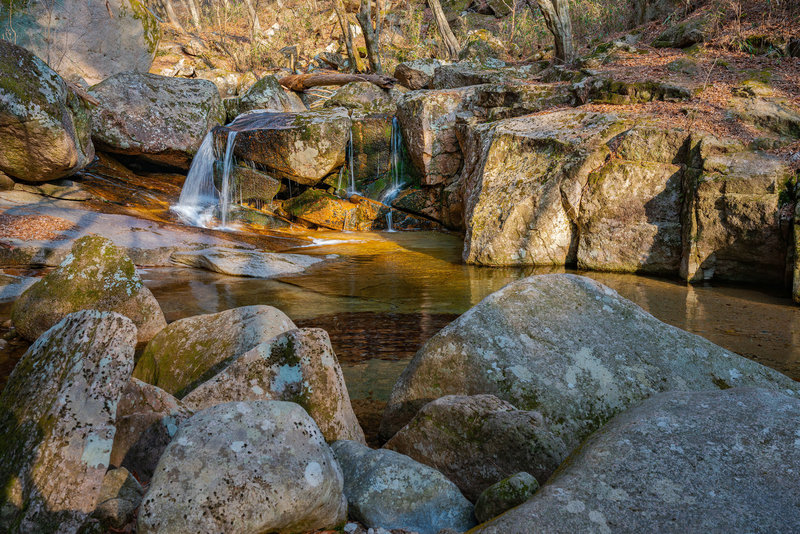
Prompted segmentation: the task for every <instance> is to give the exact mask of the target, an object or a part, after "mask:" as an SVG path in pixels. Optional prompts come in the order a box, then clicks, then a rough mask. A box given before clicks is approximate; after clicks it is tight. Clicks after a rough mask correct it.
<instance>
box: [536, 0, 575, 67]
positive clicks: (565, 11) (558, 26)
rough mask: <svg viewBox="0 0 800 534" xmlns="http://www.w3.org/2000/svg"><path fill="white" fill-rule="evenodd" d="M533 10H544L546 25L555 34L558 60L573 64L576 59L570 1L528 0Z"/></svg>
mask: <svg viewBox="0 0 800 534" xmlns="http://www.w3.org/2000/svg"><path fill="white" fill-rule="evenodd" d="M527 2H528V6H529V7H530V8H531V9H536V7H537V6H538V7H539V9H541V10H542V15H543V16H544V23H545V24H546V25H547V29H548V30H550V33H552V34H553V38H554V39H555V45H556V59H557V60H559V61H562V62H564V63H571V62H572V60H573V59H574V58H575V49H574V47H573V44H572V21H571V20H570V18H569V3H568V0H527Z"/></svg>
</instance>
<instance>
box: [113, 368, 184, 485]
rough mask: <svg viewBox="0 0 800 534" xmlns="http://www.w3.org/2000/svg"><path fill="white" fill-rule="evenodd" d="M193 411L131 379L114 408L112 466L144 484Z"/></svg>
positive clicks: (147, 385) (161, 390) (148, 386)
mask: <svg viewBox="0 0 800 534" xmlns="http://www.w3.org/2000/svg"><path fill="white" fill-rule="evenodd" d="M191 415H192V411H191V410H190V409H188V408H187V407H186V406H185V405H184V404H183V403H182V402H181V401H179V400H178V399H176V398H175V397H173V396H172V395H170V394H169V393H167V392H166V391H164V390H163V389H160V388H157V387H156V386H153V385H151V384H146V383H144V382H142V381H141V380H137V379H136V378H131V379H130V381H129V382H128V384H127V385H126V386H125V389H124V390H123V392H122V396H121V397H120V399H119V404H118V405H117V433H116V434H115V435H114V446H113V447H112V448H111V465H113V466H117V467H125V468H127V469H128V470H129V471H131V472H133V473H135V474H136V476H137V477H138V479H139V480H141V481H142V482H144V483H146V482H148V481H149V480H150V478H151V477H152V476H153V472H154V471H155V469H156V465H157V464H158V459H159V458H161V454H162V453H163V452H164V449H166V448H167V445H169V442H170V441H172V438H173V437H174V436H175V433H176V432H177V431H178V427H179V426H180V424H181V423H182V422H183V421H185V420H186V419H188V418H189V417H191Z"/></svg>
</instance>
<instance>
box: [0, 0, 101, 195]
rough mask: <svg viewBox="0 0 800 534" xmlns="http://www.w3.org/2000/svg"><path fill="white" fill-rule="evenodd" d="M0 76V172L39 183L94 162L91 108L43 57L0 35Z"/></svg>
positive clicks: (70, 172) (62, 175) (65, 174)
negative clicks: (5, 39) (0, 149)
mask: <svg viewBox="0 0 800 534" xmlns="http://www.w3.org/2000/svg"><path fill="white" fill-rule="evenodd" d="M3 5H5V4H3ZM2 11H3V7H2V6H0V13H2ZM7 20H8V18H7V17H3V22H5V21H7ZM0 80H2V82H0V146H2V147H3V150H2V151H0V172H3V173H4V174H7V175H8V176H9V177H11V178H13V179H16V180H26V181H29V182H43V181H48V180H55V179H57V178H61V177H64V176H69V175H71V174H73V173H74V172H75V171H77V170H80V169H81V168H83V167H85V166H86V165H88V164H89V163H91V162H92V159H94V146H93V145H92V140H91V115H90V113H89V110H88V108H87V107H86V105H85V104H84V102H83V101H82V100H81V99H80V98H78V97H77V96H76V95H75V93H73V92H72V90H71V89H69V88H68V87H67V85H66V84H65V83H64V80H62V79H61V77H60V76H59V75H58V74H56V73H55V72H54V71H53V70H52V69H51V68H50V67H48V66H47V65H46V64H45V63H44V61H42V60H41V59H39V58H38V57H36V56H34V55H33V54H31V53H30V52H28V51H27V50H25V49H23V48H21V47H19V46H15V45H13V44H11V43H9V42H8V41H3V40H0Z"/></svg>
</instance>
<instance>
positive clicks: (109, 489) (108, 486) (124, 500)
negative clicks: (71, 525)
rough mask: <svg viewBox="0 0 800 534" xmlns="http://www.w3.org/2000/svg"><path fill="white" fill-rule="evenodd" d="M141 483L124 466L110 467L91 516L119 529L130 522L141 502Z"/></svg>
mask: <svg viewBox="0 0 800 534" xmlns="http://www.w3.org/2000/svg"><path fill="white" fill-rule="evenodd" d="M142 496H144V489H142V485H141V484H139V482H137V481H136V479H135V478H133V476H132V475H131V474H130V473H129V472H128V470H127V469H125V468H124V467H120V468H118V469H110V470H109V471H108V472H107V473H106V476H105V477H103V484H102V485H101V486H100V496H99V497H98V498H97V502H98V505H97V508H96V509H95V511H94V512H93V513H92V517H94V518H96V519H98V520H99V521H100V524H101V525H103V526H105V527H107V528H109V527H110V528H115V529H120V528H123V527H124V526H125V525H127V524H128V523H130V522H132V521H133V520H134V517H135V513H136V509H137V508H138V507H139V504H140V503H141V502H142Z"/></svg>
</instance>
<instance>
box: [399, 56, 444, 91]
mask: <svg viewBox="0 0 800 534" xmlns="http://www.w3.org/2000/svg"><path fill="white" fill-rule="evenodd" d="M448 63H449V62H447V61H442V60H440V59H415V60H414V61H405V62H403V63H400V64H399V65H397V67H396V68H395V69H394V77H395V78H397V81H398V82H400V85H402V86H403V87H408V88H409V89H411V90H416V89H430V85H431V82H432V81H433V74H434V73H435V72H436V69H437V68H438V67H441V66H442V65H446V64H448Z"/></svg>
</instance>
